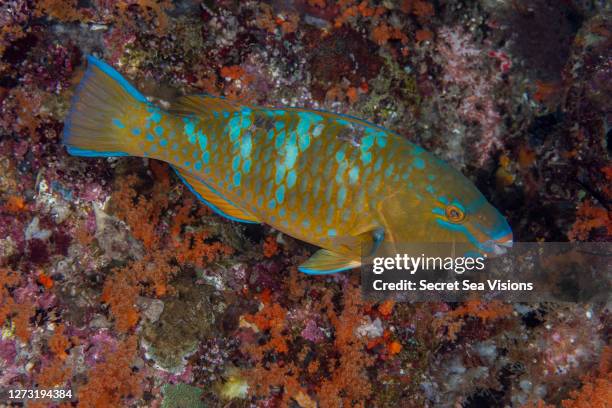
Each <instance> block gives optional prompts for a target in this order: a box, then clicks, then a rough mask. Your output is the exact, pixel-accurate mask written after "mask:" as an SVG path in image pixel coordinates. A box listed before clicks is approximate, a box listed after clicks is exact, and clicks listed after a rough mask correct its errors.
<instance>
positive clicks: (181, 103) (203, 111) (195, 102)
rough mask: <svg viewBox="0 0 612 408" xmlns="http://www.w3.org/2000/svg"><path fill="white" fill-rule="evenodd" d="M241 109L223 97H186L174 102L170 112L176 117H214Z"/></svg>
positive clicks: (238, 105) (202, 95)
mask: <svg viewBox="0 0 612 408" xmlns="http://www.w3.org/2000/svg"><path fill="white" fill-rule="evenodd" d="M240 107H241V106H240V104H238V103H236V102H233V101H230V100H228V99H225V98H223V97H221V96H212V95H206V94H200V95H185V96H181V97H179V98H177V99H176V100H174V101H173V102H172V105H171V106H170V112H171V113H173V114H176V115H193V114H195V115H213V114H214V112H223V111H225V112H235V111H237V110H240Z"/></svg>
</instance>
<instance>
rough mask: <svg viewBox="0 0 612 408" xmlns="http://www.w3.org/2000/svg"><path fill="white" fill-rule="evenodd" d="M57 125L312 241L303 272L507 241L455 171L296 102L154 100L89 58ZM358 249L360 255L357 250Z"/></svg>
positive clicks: (385, 134) (93, 147) (70, 144)
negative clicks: (372, 253)
mask: <svg viewBox="0 0 612 408" xmlns="http://www.w3.org/2000/svg"><path fill="white" fill-rule="evenodd" d="M87 59H88V67H87V70H86V72H85V75H84V77H83V79H82V80H81V82H80V84H79V86H78V87H77V89H76V91H75V94H74V97H73V101H72V106H71V109H70V112H69V113H68V116H67V118H66V121H65V126H64V133H63V143H64V144H65V146H66V148H67V150H68V152H69V153H70V154H72V155H76V156H86V157H110V156H139V157H149V158H153V159H157V160H162V161H164V162H167V163H169V164H170V166H172V167H173V168H174V170H175V171H176V173H177V174H178V176H179V177H180V178H181V179H182V181H183V182H184V183H185V184H186V185H187V186H188V187H189V188H190V189H191V191H192V192H193V193H194V194H195V195H196V196H197V197H198V198H199V199H200V200H201V201H203V202H204V203H206V204H207V205H208V206H210V207H211V208H212V209H213V210H214V211H216V212H217V213H219V214H221V215H223V216H225V217H227V218H229V219H231V220H235V221H240V222H247V223H266V224H269V225H270V226H272V227H274V228H276V229H277V230H279V231H282V232H284V233H286V234H288V235H290V236H292V237H295V238H298V239H300V240H303V241H306V242H309V243H311V244H313V245H316V246H318V247H321V249H320V250H318V251H317V252H316V253H315V254H314V255H313V256H312V257H311V258H309V259H308V260H307V261H306V262H305V263H303V264H302V265H300V267H299V269H300V270H301V271H302V272H305V273H312V274H323V273H334V272H339V271H343V270H347V269H351V268H355V267H358V266H359V265H360V264H361V259H362V256H363V255H364V254H363V252H364V248H365V249H368V248H371V249H372V250H373V249H375V248H376V247H377V246H378V245H380V244H381V243H383V242H385V243H394V242H395V243H401V242H420V243H427V242H443V243H462V244H467V245H468V247H469V248H470V249H471V250H473V252H475V253H477V254H487V253H495V254H498V253H502V252H504V247H506V246H510V245H511V243H512V231H511V229H510V227H509V225H508V223H507V221H506V219H505V218H504V217H503V216H502V215H501V214H500V213H499V212H498V211H497V210H496V209H495V208H494V207H493V206H492V205H491V204H490V203H489V202H488V201H487V200H486V198H485V197H484V196H483V195H482V194H481V193H480V191H478V189H477V188H476V187H475V186H474V185H473V184H472V183H471V182H470V181H469V180H468V179H467V178H466V177H465V176H463V175H462V174H461V173H460V172H458V171H456V170H454V169H453V168H452V167H451V166H449V165H448V164H447V163H445V162H443V161H441V160H439V159H437V158H436V157H434V156H433V155H431V154H430V153H428V152H427V151H425V150H424V149H423V148H421V147H419V146H417V145H415V144H413V143H411V142H409V141H408V140H406V139H405V138H403V137H401V136H399V135H397V134H395V133H393V132H391V131H389V130H387V129H384V128H382V127H380V126H376V125H374V124H372V123H369V122H366V121H364V120H360V119H357V118H354V117H350V116H345V115H339V114H335V113H331V112H325V111H318V110H312V109H303V108H293V107H286V108H269V107H261V106H250V105H245V104H241V103H239V102H234V101H230V100H226V99H224V98H221V97H214V96H210V95H188V96H182V97H179V98H178V99H176V100H175V101H173V102H172V103H171V105H170V107H169V108H165V109H164V108H161V107H159V106H157V105H155V104H153V103H151V102H149V101H148V100H147V98H145V97H144V96H143V95H142V94H141V93H140V92H139V91H138V90H137V89H136V88H135V87H133V86H132V85H131V84H130V83H128V81H127V80H125V79H124V78H123V77H122V76H121V75H120V74H119V73H118V72H117V71H116V70H114V69H113V68H112V67H110V66H109V65H108V64H106V63H104V62H102V61H100V60H99V59H97V58H95V57H92V56H89V57H88V58H87ZM365 255H367V254H365Z"/></svg>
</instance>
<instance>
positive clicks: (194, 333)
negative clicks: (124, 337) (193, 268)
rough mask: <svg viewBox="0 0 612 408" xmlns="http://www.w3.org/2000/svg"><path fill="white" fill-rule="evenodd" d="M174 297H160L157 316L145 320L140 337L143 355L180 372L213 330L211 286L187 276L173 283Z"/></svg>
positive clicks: (167, 369)
mask: <svg viewBox="0 0 612 408" xmlns="http://www.w3.org/2000/svg"><path fill="white" fill-rule="evenodd" d="M173 286H174V288H175V289H176V291H177V296H176V297H171V298H169V299H167V300H165V301H164V307H163V312H162V313H161V314H160V316H159V319H158V320H156V321H151V322H148V323H145V325H144V327H143V331H142V341H143V344H144V346H145V347H146V349H147V357H148V358H151V359H152V360H153V361H154V362H155V363H156V365H158V366H159V367H161V368H162V369H164V370H166V371H170V372H173V373H180V372H181V371H183V370H184V369H185V366H186V364H187V362H186V358H187V357H189V356H190V355H191V354H193V353H194V352H195V351H196V350H197V348H198V345H199V344H200V342H201V341H202V340H203V339H205V338H207V337H210V336H212V335H213V334H214V331H215V330H216V329H215V323H216V320H217V311H216V310H215V303H214V301H213V298H214V296H215V295H214V288H213V287H211V286H208V285H194V284H193V282H192V281H191V280H190V279H189V277H188V276H180V277H179V278H177V281H175V282H174V283H173Z"/></svg>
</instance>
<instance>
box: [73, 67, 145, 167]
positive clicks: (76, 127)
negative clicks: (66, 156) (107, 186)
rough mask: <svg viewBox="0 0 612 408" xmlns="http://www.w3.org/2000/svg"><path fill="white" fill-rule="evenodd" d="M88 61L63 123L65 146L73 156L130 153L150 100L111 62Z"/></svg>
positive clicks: (105, 155) (133, 147) (106, 155)
mask: <svg viewBox="0 0 612 408" xmlns="http://www.w3.org/2000/svg"><path fill="white" fill-rule="evenodd" d="M87 62H88V66H87V71H86V72H85V75H84V76H83V79H82V80H81V82H80V84H79V85H78V87H77V89H76V91H75V93H74V96H73V98H72V106H71V108H70V112H69V113H68V116H67V118H66V121H65V123H64V134H63V142H64V145H65V146H66V148H67V150H68V153H70V154H72V155H74V156H87V157H111V156H128V155H131V154H133V150H134V149H135V146H133V145H134V143H133V142H131V140H130V137H129V134H130V132H135V131H138V129H137V128H136V126H138V125H139V121H138V120H139V119H141V118H143V115H145V114H146V107H147V104H148V102H147V99H146V98H145V97H144V96H143V95H142V94H141V93H140V92H138V91H137V90H136V88H134V87H133V86H132V85H130V84H129V83H128V81H126V80H125V78H123V77H122V76H121V74H119V72H117V71H115V70H114V69H113V68H112V67H111V66H110V65H108V64H106V63H104V62H102V61H100V60H99V59H97V58H95V57H92V56H88V57H87ZM141 120H142V119H141ZM138 127H139V126H138Z"/></svg>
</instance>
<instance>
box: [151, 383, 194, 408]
mask: <svg viewBox="0 0 612 408" xmlns="http://www.w3.org/2000/svg"><path fill="white" fill-rule="evenodd" d="M162 394H163V396H164V400H163V401H162V404H161V406H162V408H204V407H205V405H204V403H203V402H202V401H201V400H200V398H201V397H202V389H200V388H198V387H193V386H191V385H188V384H184V383H178V384H166V385H164V386H163V387H162Z"/></svg>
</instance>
